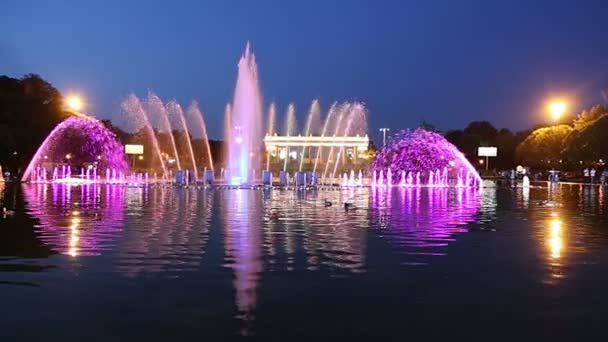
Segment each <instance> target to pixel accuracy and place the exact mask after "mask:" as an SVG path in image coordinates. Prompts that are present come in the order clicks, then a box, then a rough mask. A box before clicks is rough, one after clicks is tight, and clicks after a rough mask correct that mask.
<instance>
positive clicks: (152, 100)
mask: <svg viewBox="0 0 608 342" xmlns="http://www.w3.org/2000/svg"><path fill="white" fill-rule="evenodd" d="M146 107H147V110H146V112H147V113H148V116H152V118H153V119H154V120H155V122H156V123H157V124H158V125H159V127H158V130H159V133H167V134H168V136H169V142H170V144H171V148H172V149H173V157H174V158H175V163H176V165H177V168H178V169H179V170H181V168H182V166H181V163H180V160H179V154H178V153H177V146H176V145H175V138H174V137H173V132H172V129H171V123H170V122H169V114H168V112H167V108H166V107H165V105H164V104H163V102H162V100H161V99H160V97H158V95H156V94H154V93H152V92H149V93H148V100H147V101H146Z"/></svg>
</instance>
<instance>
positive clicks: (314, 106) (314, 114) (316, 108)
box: [299, 99, 321, 171]
mask: <svg viewBox="0 0 608 342" xmlns="http://www.w3.org/2000/svg"><path fill="white" fill-rule="evenodd" d="M320 113H321V105H320V104H319V100H317V99H314V100H313V101H312V103H311V104H310V110H309V111H308V117H307V118H306V127H305V128H304V135H305V136H306V137H308V136H310V134H311V133H312V130H316V127H315V126H316V125H317V122H318V121H319V115H320ZM305 153H306V145H305V146H304V147H302V153H301V154H300V168H299V170H300V171H302V166H303V165H304V155H305ZM309 154H310V151H309Z"/></svg>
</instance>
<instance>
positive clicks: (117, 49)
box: [0, 0, 608, 138]
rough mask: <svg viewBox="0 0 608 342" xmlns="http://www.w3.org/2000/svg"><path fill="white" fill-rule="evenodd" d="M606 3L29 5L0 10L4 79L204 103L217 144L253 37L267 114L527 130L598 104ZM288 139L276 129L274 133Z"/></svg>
mask: <svg viewBox="0 0 608 342" xmlns="http://www.w3.org/2000/svg"><path fill="white" fill-rule="evenodd" d="M607 18H608V1H581V0H579V1H559V0H558V1H544V0H528V1H518V0H515V1H490V0H485V1H453V0H450V1H388V0H387V1H382V0H377V1H371V0H370V1H358V0H350V1H347V0H343V1H340V0H323V1H311V0H308V1H278V0H277V1H246V0H243V1H235V0H221V1H211V0H203V1H179V0H174V1H153V0H151V1H128V0H122V1H114V0H106V1H82V0H81V1H62V0H58V1H23V0H2V2H1V3H0V74H7V75H10V76H14V77H19V76H22V75H23V74H25V73H30V72H32V73H38V74H40V75H41V76H42V77H44V78H45V79H47V80H49V81H50V82H51V83H53V84H54V85H55V86H56V87H57V88H59V89H60V90H61V91H62V92H63V93H64V94H66V93H70V92H77V93H80V94H82V95H83V96H84V97H85V98H86V101H87V103H88V107H87V108H88V110H87V111H89V112H92V113H94V114H95V115H96V116H98V117H102V118H112V117H115V116H116V115H117V113H118V104H119V102H120V100H121V98H123V97H124V96H126V95H127V94H129V93H131V92H135V93H136V94H138V95H140V96H145V95H146V93H147V91H148V90H153V91H154V92H156V93H158V94H159V95H160V96H161V97H162V98H163V99H167V100H168V99H171V98H176V99H177V100H178V101H180V102H181V103H182V105H187V104H188V103H189V102H190V101H191V100H193V99H194V100H197V101H198V102H199V103H200V104H201V107H202V109H203V111H204V113H205V114H206V120H207V123H208V126H209V132H210V135H211V137H215V138H218V137H220V136H221V127H222V111H223V107H224V104H225V103H226V102H228V101H231V99H232V95H233V94H232V93H233V88H234V82H235V79H236V64H237V62H238V59H239V56H240V54H241V53H242V50H243V48H244V46H245V42H246V41H247V40H249V41H251V44H252V46H253V49H254V52H255V53H256V56H257V60H258V66H259V73H260V83H261V87H262V92H263V95H264V100H265V103H266V104H268V103H269V102H270V101H271V100H275V101H276V102H277V104H278V105H279V108H280V109H281V110H280V111H281V114H282V112H284V110H285V108H286V106H287V104H288V103H289V102H292V101H293V102H295V104H296V107H297V109H298V113H299V117H298V121H299V122H300V123H302V122H303V121H304V118H303V116H304V113H305V112H306V111H307V109H308V107H309V104H310V102H311V100H312V99H314V98H319V99H320V100H321V103H322V105H323V107H324V108H325V109H327V108H328V107H329V105H330V104H331V102H332V101H333V100H348V99H358V100H361V101H364V102H365V103H367V105H368V107H369V118H368V122H369V124H370V130H372V131H371V134H372V136H374V137H375V138H377V137H378V128H380V127H391V128H392V129H396V128H405V127H413V126H415V125H417V124H418V123H420V122H421V120H422V119H425V120H426V121H428V122H430V123H433V124H435V125H436V126H438V127H439V128H442V129H448V128H462V127H464V126H465V125H466V124H467V123H468V122H469V121H471V120H489V121H491V122H492V123H493V124H495V125H496V126H499V127H509V128H512V129H522V128H528V127H530V126H532V125H534V124H537V123H540V122H543V121H546V120H547V119H546V118H545V114H544V113H543V110H544V104H545V103H546V101H547V100H548V99H549V98H551V97H555V96H557V97H562V98H565V99H568V101H569V102H570V103H571V104H572V105H571V109H572V110H573V112H578V111H580V109H582V108H585V107H588V106H590V105H593V104H597V103H604V102H606V100H605V99H604V97H603V96H602V90H608V44H607V43H606V38H608V35H607V33H608V22H607ZM280 126H281V127H282V125H280Z"/></svg>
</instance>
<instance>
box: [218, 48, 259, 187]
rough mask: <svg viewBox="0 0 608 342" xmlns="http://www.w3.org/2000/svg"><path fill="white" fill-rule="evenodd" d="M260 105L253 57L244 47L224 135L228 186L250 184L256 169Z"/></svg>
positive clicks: (257, 164)
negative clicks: (226, 144) (227, 125)
mask: <svg viewBox="0 0 608 342" xmlns="http://www.w3.org/2000/svg"><path fill="white" fill-rule="evenodd" d="M261 103H262V101H261V95H260V88H259V85H258V76H257V65H256V62H255V55H254V54H253V53H252V52H251V49H250V46H249V43H247V45H246V47H245V52H244V54H243V55H242V56H241V59H240V61H239V65H238V77H237V80H236V87H235V90H234V100H233V103H232V113H231V114H232V115H231V118H230V119H231V120H230V127H229V129H228V130H227V132H226V133H227V137H226V141H227V142H228V172H229V177H230V178H229V179H228V180H229V182H230V183H231V184H234V185H239V184H243V183H248V182H250V181H252V177H251V174H252V173H253V172H254V170H255V168H256V167H259V166H260V162H259V156H260V154H261V153H260V147H261V146H260V142H261V141H262V115H261Z"/></svg>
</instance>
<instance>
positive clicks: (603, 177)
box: [600, 168, 608, 185]
mask: <svg viewBox="0 0 608 342" xmlns="http://www.w3.org/2000/svg"><path fill="white" fill-rule="evenodd" d="M600 181H601V182H602V185H606V181H608V168H604V171H602V175H601V176H600Z"/></svg>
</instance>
